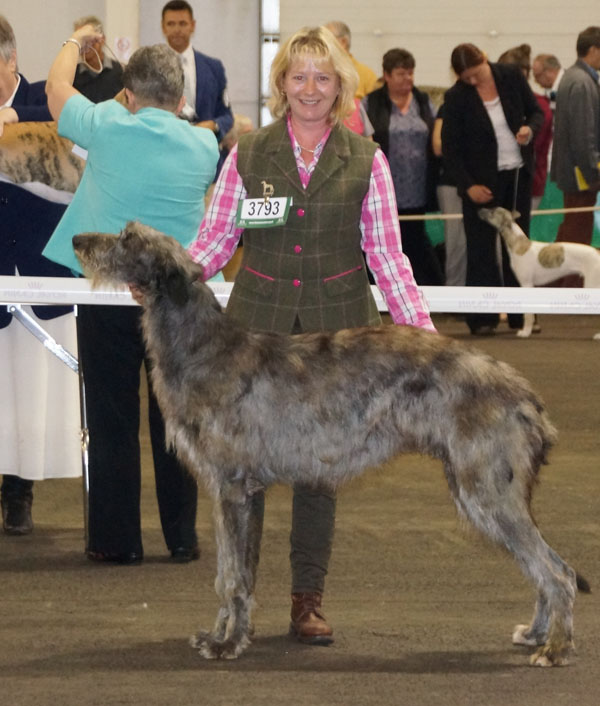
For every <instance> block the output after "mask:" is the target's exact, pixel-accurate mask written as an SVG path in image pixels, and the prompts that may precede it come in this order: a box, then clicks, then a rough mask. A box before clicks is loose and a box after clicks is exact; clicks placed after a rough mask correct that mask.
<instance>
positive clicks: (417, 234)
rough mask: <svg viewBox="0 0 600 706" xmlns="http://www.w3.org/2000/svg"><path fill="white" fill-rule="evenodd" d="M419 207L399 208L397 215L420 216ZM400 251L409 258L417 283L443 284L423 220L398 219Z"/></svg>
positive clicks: (423, 209)
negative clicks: (400, 237) (400, 236)
mask: <svg viewBox="0 0 600 706" xmlns="http://www.w3.org/2000/svg"><path fill="white" fill-rule="evenodd" d="M424 213H425V206H422V207H421V208H399V209H398V215H399V216H413V215H415V216H417V215H418V216H422V215H423V214H424ZM400 233H401V235H402V251H403V252H404V254H405V255H406V257H408V259H409V260H410V264H411V266H412V271H413V275H414V277H415V281H416V283H417V284H420V285H425V286H433V287H439V286H441V285H443V284H444V273H443V271H442V266H441V264H440V261H439V258H438V256H437V254H436V252H435V249H434V247H433V245H432V244H431V241H430V240H429V237H428V235H427V231H426V230H425V221H400Z"/></svg>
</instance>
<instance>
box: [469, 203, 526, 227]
mask: <svg viewBox="0 0 600 706" xmlns="http://www.w3.org/2000/svg"><path fill="white" fill-rule="evenodd" d="M477 213H478V215H479V218H481V220H482V221H485V222H486V223H489V224H490V225H491V226H494V228H496V230H499V231H502V230H505V229H506V230H510V229H511V228H512V224H513V222H514V221H515V220H516V219H517V218H518V217H519V215H520V214H518V213H516V212H515V213H514V214H513V213H511V212H510V211H509V210H508V209H506V208H501V207H500V206H497V207H496V208H480V209H479V211H478V212H477Z"/></svg>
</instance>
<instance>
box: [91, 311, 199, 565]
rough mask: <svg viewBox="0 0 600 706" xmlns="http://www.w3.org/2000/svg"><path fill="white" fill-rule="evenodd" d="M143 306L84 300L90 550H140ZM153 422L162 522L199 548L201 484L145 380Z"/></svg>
mask: <svg viewBox="0 0 600 706" xmlns="http://www.w3.org/2000/svg"><path fill="white" fill-rule="evenodd" d="M140 317H141V309H139V308H137V307H129V306H95V305H94V306H80V307H79V312H78V317H77V334H78V345H79V360H80V363H81V366H82V371H83V377H84V382H85V391H86V409H87V421H88V429H89V480H90V487H89V537H88V547H87V549H88V550H89V551H93V552H104V553H118V554H120V553H128V552H137V553H141V552H142V551H143V549H142V534H141V522H140V487H141V459H140V443H139V426H140V397H139V385H140V369H141V366H142V362H144V361H145V362H146V369H148V367H149V363H148V360H147V359H146V353H145V347H144V342H143V339H142V334H141V329H140ZM148 401H149V424H150V438H151V443H152V456H153V460H154V474H155V479H156V495H157V499H158V507H159V512H160V520H161V526H162V530H163V535H164V538H165V542H166V544H167V547H168V548H169V549H170V550H172V549H175V548H177V547H186V548H189V547H194V546H196V543H197V536H196V529H195V523H196V506H197V499H198V489H197V485H196V481H195V479H194V478H193V477H192V476H191V475H190V474H189V473H188V472H187V471H186V470H185V469H184V468H183V467H182V466H181V465H180V464H179V462H178V460H177V458H176V457H175V455H174V454H173V453H172V452H171V451H169V450H167V448H166V445H165V429H164V421H163V418H162V415H161V413H160V410H159V408H158V404H157V401H156V398H155V396H154V393H153V391H152V385H151V384H150V380H148Z"/></svg>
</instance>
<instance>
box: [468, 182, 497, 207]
mask: <svg viewBox="0 0 600 706" xmlns="http://www.w3.org/2000/svg"><path fill="white" fill-rule="evenodd" d="M467 196H468V197H469V198H470V199H471V201H473V202H474V203H487V202H488V201H491V200H492V199H493V198H494V194H493V193H492V192H491V191H490V189H488V188H487V186H484V185H483V184H473V186H470V187H469V188H468V189H467Z"/></svg>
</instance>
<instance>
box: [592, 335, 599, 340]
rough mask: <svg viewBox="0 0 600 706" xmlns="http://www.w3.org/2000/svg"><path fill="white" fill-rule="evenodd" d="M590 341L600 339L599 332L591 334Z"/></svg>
mask: <svg viewBox="0 0 600 706" xmlns="http://www.w3.org/2000/svg"><path fill="white" fill-rule="evenodd" d="M592 341H600V333H595V334H594V335H593V336H592Z"/></svg>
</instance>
